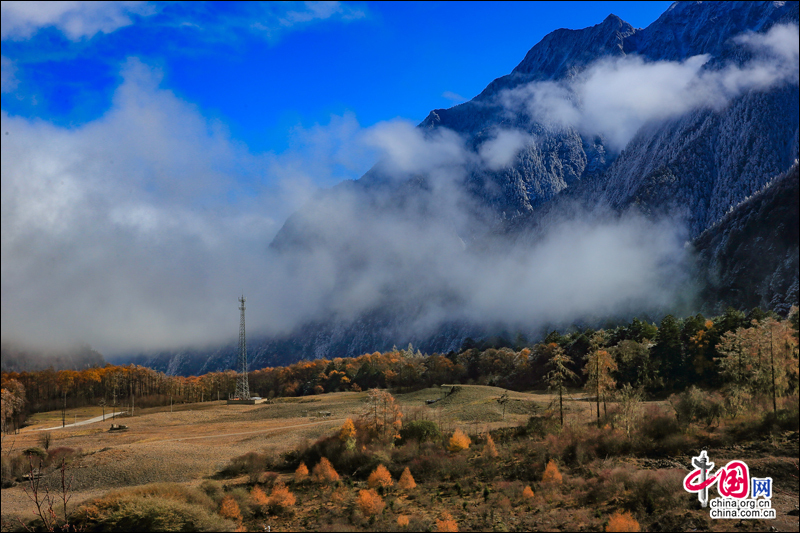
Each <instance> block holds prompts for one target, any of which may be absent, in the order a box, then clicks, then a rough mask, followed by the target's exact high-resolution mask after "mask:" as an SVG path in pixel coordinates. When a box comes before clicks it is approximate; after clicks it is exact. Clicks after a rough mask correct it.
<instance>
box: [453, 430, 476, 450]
mask: <svg viewBox="0 0 800 533" xmlns="http://www.w3.org/2000/svg"><path fill="white" fill-rule="evenodd" d="M470 444H472V440H470V438H469V437H467V436H466V435H465V434H464V432H463V431H461V430H460V429H456V430H455V431H454V432H453V436H452V437H450V442H449V443H448V444H447V449H448V451H450V452H451V453H457V452H460V451H461V450H466V449H467V448H469V445H470Z"/></svg>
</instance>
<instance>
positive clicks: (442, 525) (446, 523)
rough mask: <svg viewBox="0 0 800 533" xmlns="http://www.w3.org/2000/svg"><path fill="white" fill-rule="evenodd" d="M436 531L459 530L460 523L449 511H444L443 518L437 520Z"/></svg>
mask: <svg viewBox="0 0 800 533" xmlns="http://www.w3.org/2000/svg"><path fill="white" fill-rule="evenodd" d="M436 531H437V532H451V531H458V523H457V522H456V521H455V520H453V516H452V515H451V514H450V513H448V512H444V513H442V518H441V520H436Z"/></svg>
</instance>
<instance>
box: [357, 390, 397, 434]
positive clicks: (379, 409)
mask: <svg viewBox="0 0 800 533" xmlns="http://www.w3.org/2000/svg"><path fill="white" fill-rule="evenodd" d="M361 420H362V423H363V425H364V426H366V427H367V428H369V430H370V432H371V433H372V436H373V437H376V438H379V439H380V440H382V441H384V442H386V441H390V440H392V439H394V438H396V437H398V436H399V431H400V428H402V427H403V413H402V412H401V411H400V406H399V405H398V404H397V402H396V401H395V399H394V396H392V395H391V394H389V393H388V392H386V391H382V390H379V389H370V390H369V395H368V396H367V405H366V407H365V408H364V411H363V412H362V413H361Z"/></svg>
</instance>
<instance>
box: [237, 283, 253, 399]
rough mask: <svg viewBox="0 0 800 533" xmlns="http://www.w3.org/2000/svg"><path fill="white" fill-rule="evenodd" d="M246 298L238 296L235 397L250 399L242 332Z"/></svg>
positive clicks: (244, 341)
mask: <svg viewBox="0 0 800 533" xmlns="http://www.w3.org/2000/svg"><path fill="white" fill-rule="evenodd" d="M245 300H246V298H245V297H244V294H243V295H242V297H241V298H239V311H241V312H242V317H241V320H240V321H239V372H240V374H239V379H238V380H237V381H236V394H235V395H234V397H235V398H238V399H240V400H249V399H250V385H249V384H248V383H247V341H246V340H245V334H244V309H245V307H244V302H245Z"/></svg>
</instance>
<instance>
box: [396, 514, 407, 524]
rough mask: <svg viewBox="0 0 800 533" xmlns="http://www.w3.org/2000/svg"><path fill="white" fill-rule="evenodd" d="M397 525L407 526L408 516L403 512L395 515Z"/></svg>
mask: <svg viewBox="0 0 800 533" xmlns="http://www.w3.org/2000/svg"><path fill="white" fill-rule="evenodd" d="M397 525H398V526H400V527H408V517H407V516H406V515H404V514H401V515H400V516H398V517H397Z"/></svg>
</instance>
